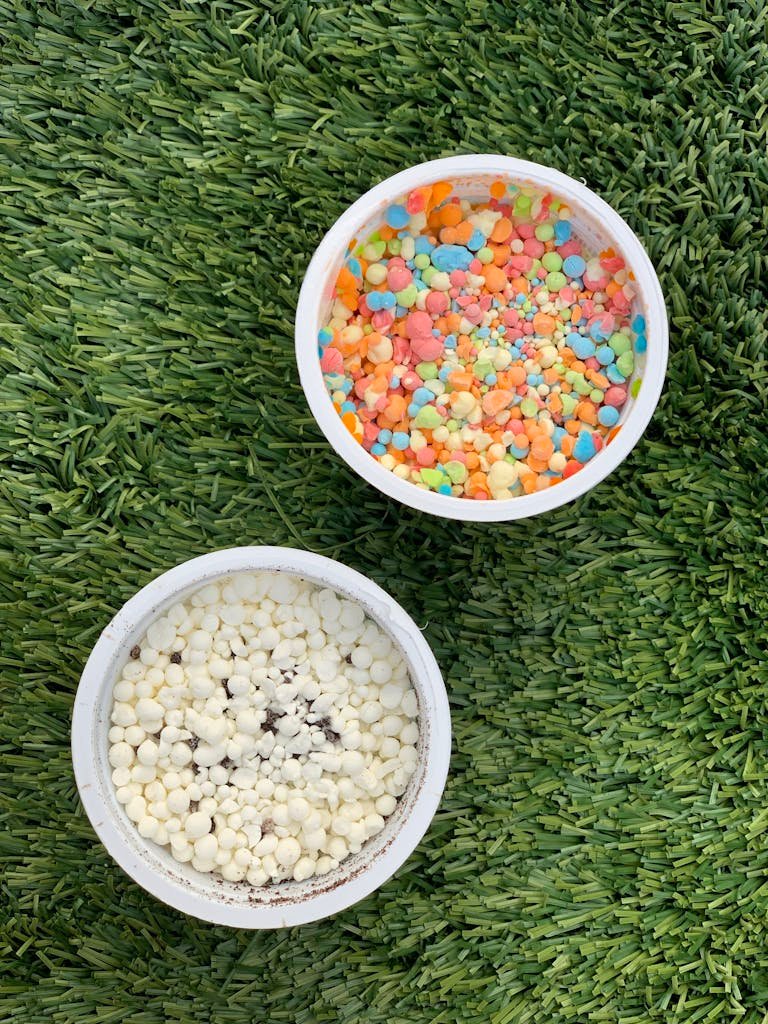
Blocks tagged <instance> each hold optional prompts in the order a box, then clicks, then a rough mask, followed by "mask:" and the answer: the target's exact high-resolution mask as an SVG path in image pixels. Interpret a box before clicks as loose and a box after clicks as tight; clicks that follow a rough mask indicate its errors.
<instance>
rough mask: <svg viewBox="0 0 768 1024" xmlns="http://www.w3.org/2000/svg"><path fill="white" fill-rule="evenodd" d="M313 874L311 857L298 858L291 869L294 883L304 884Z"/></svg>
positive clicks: (313, 863)
mask: <svg viewBox="0 0 768 1024" xmlns="http://www.w3.org/2000/svg"><path fill="white" fill-rule="evenodd" d="M314 873H315V862H314V860H312V858H311V857H300V858H299V859H298V860H297V861H296V864H295V865H294V868H293V877H294V880H295V881H296V882H304V881H306V880H307V879H308V878H311V877H312V876H313V875H314Z"/></svg>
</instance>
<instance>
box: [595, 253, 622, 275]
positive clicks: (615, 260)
mask: <svg viewBox="0 0 768 1024" xmlns="http://www.w3.org/2000/svg"><path fill="white" fill-rule="evenodd" d="M600 266H601V267H602V268H603V270H606V271H607V272H608V273H609V274H611V275H613V274H618V272H619V271H620V270H623V269H624V266H625V264H624V260H623V259H622V258H621V256H607V257H606V258H605V259H602V260H600Z"/></svg>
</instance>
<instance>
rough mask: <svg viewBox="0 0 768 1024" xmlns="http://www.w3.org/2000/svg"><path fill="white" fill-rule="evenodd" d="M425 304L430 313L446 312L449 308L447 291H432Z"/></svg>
mask: <svg viewBox="0 0 768 1024" xmlns="http://www.w3.org/2000/svg"><path fill="white" fill-rule="evenodd" d="M425 305H426V307H427V312H428V313H433V314H435V315H437V316H439V315H440V313H444V312H445V311H446V309H447V308H448V296H447V295H446V294H445V292H430V293H429V295H427V301H426V303H425Z"/></svg>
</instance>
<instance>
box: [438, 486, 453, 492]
mask: <svg viewBox="0 0 768 1024" xmlns="http://www.w3.org/2000/svg"><path fill="white" fill-rule="evenodd" d="M437 493H438V494H450V493H451V485H450V484H440V486H439V487H438V488H437Z"/></svg>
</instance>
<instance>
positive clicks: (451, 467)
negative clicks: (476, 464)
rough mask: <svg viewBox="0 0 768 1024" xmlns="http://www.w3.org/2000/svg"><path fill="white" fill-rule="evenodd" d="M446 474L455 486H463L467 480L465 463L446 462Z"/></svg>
mask: <svg viewBox="0 0 768 1024" xmlns="http://www.w3.org/2000/svg"><path fill="white" fill-rule="evenodd" d="M445 472H446V473H447V474H448V477H449V478H450V480H451V482H452V483H454V484H463V483H464V481H465V480H466V479H467V467H466V466H465V465H464V463H463V462H446V463H445Z"/></svg>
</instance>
